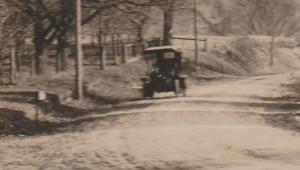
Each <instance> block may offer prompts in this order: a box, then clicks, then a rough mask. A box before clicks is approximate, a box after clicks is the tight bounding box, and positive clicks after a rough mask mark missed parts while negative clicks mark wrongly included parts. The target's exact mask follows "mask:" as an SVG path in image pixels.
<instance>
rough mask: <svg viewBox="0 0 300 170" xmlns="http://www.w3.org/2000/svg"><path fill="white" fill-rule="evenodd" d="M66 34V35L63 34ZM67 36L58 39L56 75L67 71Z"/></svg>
mask: <svg viewBox="0 0 300 170" xmlns="http://www.w3.org/2000/svg"><path fill="white" fill-rule="evenodd" d="M63 34H66V33H63ZM66 47H67V43H66V36H65V35H60V36H58V38H57V56H56V73H59V72H61V71H66V67H67V66H66Z"/></svg>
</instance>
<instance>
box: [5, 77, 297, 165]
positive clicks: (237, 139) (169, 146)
mask: <svg viewBox="0 0 300 170" xmlns="http://www.w3.org/2000/svg"><path fill="white" fill-rule="evenodd" d="M297 77H299V74H298V73H294V74H279V75H269V76H261V77H252V78H245V79H242V80H236V81H226V82H218V83H215V84H209V85H204V86H195V87H191V88H190V89H189V92H188V93H189V94H188V96H189V97H186V98H171V96H172V95H173V94H163V95H157V96H156V99H155V100H145V101H137V102H130V103H123V104H121V105H120V106H131V105H134V106H135V107H132V108H130V109H124V110H120V111H114V112H111V113H109V115H111V116H108V117H104V118H101V119H99V120H97V121H92V122H86V123H84V124H82V125H81V126H80V127H79V128H78V129H77V130H75V131H72V132H70V131H69V132H65V133H62V134H56V135H51V136H49V135H45V136H38V137H30V138H27V137H25V138H7V139H0V151H1V152H0V169H1V170H15V169H22V170H35V169H39V170H197V169H199V170H202V169H203V170H216V169H222V170H223V169H224V170H283V169H288V170H298V169H300V162H299V160H300V145H299V144H300V134H299V133H298V132H297V131H293V130H289V129H286V130H285V129H283V128H281V127H275V126H272V124H271V123H270V122H268V121H266V115H268V116H273V115H274V116H275V115H278V114H283V115H284V114H289V113H295V112H297V111H298V110H299V108H300V107H299V104H298V103H297V101H296V95H295V92H294V91H293V89H292V88H291V87H292V86H290V85H292V84H294V83H295V81H296V80H297ZM139 105H143V106H145V105H147V106H146V107H137V106H139ZM97 116H98V115H97V114H95V115H94V118H96V117H97ZM299 120H300V119H299ZM295 121H298V118H297V117H295ZM298 123H299V122H298Z"/></svg>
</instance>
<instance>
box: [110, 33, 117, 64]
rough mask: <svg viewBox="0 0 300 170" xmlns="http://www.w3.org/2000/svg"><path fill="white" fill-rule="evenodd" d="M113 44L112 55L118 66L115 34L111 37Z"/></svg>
mask: <svg viewBox="0 0 300 170" xmlns="http://www.w3.org/2000/svg"><path fill="white" fill-rule="evenodd" d="M111 44H112V55H113V60H114V64H115V65H118V61H117V48H116V39H115V34H112V36H111Z"/></svg>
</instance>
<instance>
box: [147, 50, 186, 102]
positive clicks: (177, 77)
mask: <svg viewBox="0 0 300 170" xmlns="http://www.w3.org/2000/svg"><path fill="white" fill-rule="evenodd" d="M144 59H145V61H146V62H147V65H148V75H147V76H146V77H143V78H142V82H143V96H144V97H145V98H147V97H150V98H152V97H153V95H154V93H155V92H171V91H173V92H175V94H176V96H179V95H180V94H182V95H183V96H185V95H186V76H185V75H183V74H182V69H181V64H182V52H181V49H180V48H179V47H176V46H160V47H151V48H147V49H145V51H144Z"/></svg>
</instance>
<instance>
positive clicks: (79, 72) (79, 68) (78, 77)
mask: <svg viewBox="0 0 300 170" xmlns="http://www.w3.org/2000/svg"><path fill="white" fill-rule="evenodd" d="M75 95H76V99H78V100H82V99H83V55H82V46H81V0H76V63H75Z"/></svg>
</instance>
